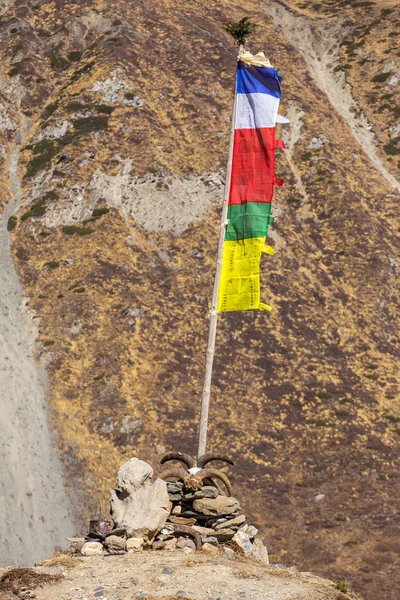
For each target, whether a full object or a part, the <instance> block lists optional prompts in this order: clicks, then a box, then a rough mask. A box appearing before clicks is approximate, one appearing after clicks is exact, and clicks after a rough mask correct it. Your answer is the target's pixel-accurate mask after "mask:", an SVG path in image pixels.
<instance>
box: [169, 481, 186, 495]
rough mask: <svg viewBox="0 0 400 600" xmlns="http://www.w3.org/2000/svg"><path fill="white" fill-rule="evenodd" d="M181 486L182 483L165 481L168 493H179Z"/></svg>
mask: <svg viewBox="0 0 400 600" xmlns="http://www.w3.org/2000/svg"><path fill="white" fill-rule="evenodd" d="M182 488H183V483H180V482H179V483H172V482H171V481H167V490H168V493H170V494H180V493H181V491H182Z"/></svg>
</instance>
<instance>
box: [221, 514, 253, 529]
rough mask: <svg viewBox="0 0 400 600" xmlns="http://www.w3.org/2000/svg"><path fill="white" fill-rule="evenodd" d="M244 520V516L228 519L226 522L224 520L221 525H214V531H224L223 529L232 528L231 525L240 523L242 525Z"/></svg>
mask: <svg viewBox="0 0 400 600" xmlns="http://www.w3.org/2000/svg"><path fill="white" fill-rule="evenodd" d="M245 520H246V517H245V516H244V515H239V516H238V517H235V518H234V519H228V520H224V521H223V522H222V523H218V522H217V524H216V525H215V529H216V530H219V529H225V528H229V527H232V526H233V525H241V524H242V523H244V522H245Z"/></svg>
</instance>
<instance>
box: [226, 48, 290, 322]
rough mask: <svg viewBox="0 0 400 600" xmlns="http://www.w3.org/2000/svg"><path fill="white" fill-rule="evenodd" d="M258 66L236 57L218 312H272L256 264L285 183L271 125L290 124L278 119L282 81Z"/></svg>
mask: <svg viewBox="0 0 400 600" xmlns="http://www.w3.org/2000/svg"><path fill="white" fill-rule="evenodd" d="M260 57H261V58H260ZM257 64H265V65H269V62H268V61H267V59H266V58H265V57H264V56H263V55H262V54H261V53H259V54H258V55H256V56H252V55H251V54H250V53H246V55H242V56H239V61H238V67H237V77H236V111H235V123H234V140H233V155H232V171H231V181H230V190H229V197H228V224H227V226H226V230H225V239H224V248H223V256H222V271H221V279H220V286H219V294H218V312H230V311H236V310H264V311H268V312H269V311H271V307H270V306H268V305H267V304H264V303H263V302H261V298H260V262H261V256H262V254H263V253H267V254H273V253H274V251H273V249H272V248H271V247H270V246H266V245H265V238H266V236H267V233H268V227H269V225H270V223H271V222H272V218H271V201H272V196H273V193H274V186H276V185H277V186H279V187H280V186H282V184H283V180H282V179H279V178H277V177H275V168H274V159H275V148H284V147H285V145H284V143H283V142H282V141H281V140H276V139H275V125H276V123H277V122H281V123H282V122H288V121H287V119H285V118H284V117H280V116H278V106H279V100H280V97H281V86H280V82H281V80H282V77H280V76H279V75H278V72H277V71H275V70H274V69H272V68H271V66H257Z"/></svg>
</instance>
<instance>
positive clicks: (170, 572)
mask: <svg viewBox="0 0 400 600" xmlns="http://www.w3.org/2000/svg"><path fill="white" fill-rule="evenodd" d="M162 572H163V573H164V575H173V574H174V573H175V571H174V569H170V568H169V567H164V568H163V570H162Z"/></svg>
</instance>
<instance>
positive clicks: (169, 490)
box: [80, 458, 269, 564]
mask: <svg viewBox="0 0 400 600" xmlns="http://www.w3.org/2000/svg"><path fill="white" fill-rule="evenodd" d="M192 471H195V473H193V472H192V473H191V472H190V470H189V471H188V472H184V471H183V470H182V469H181V470H180V471H179V470H175V471H174V470H173V469H172V470H171V469H170V470H169V471H166V472H165V474H164V475H163V474H162V476H164V477H165V478H166V479H168V480H167V481H164V480H162V479H157V480H156V481H155V482H154V483H151V478H152V476H153V469H152V468H151V466H150V465H148V464H147V463H145V462H143V461H140V460H138V459H137V458H133V459H130V460H129V461H128V462H127V463H125V465H123V466H122V467H121V469H120V470H119V472H118V476H117V487H118V489H117V490H112V491H111V496H110V501H111V515H112V518H113V520H114V528H113V529H111V527H110V528H109V531H104V525H103V529H102V530H101V531H100V530H98V531H91V532H90V533H89V535H88V536H87V538H86V541H85V543H83V545H82V546H81V547H80V553H81V554H82V555H83V556H91V555H95V554H103V553H108V554H124V553H125V552H138V551H141V550H143V549H150V548H151V549H153V550H174V549H181V550H182V551H183V552H185V553H190V552H193V551H195V550H203V551H205V552H209V553H211V554H217V553H219V552H220V551H222V552H224V554H226V555H227V556H229V557H230V558H234V556H235V552H239V553H240V554H244V555H246V556H251V557H253V558H255V559H256V560H259V561H261V562H263V563H265V564H268V563H269V560H268V552H267V549H266V547H265V546H264V544H263V542H262V540H261V539H260V538H258V537H257V534H258V530H257V529H256V527H254V526H252V525H249V524H248V523H246V517H245V515H244V514H242V513H241V510H240V504H239V502H238V500H236V498H233V497H231V496H230V495H227V494H230V484H229V480H228V479H227V477H226V476H225V475H223V474H222V476H221V477H219V480H218V477H217V476H216V473H215V470H212V469H207V470H204V471H203V472H202V473H201V475H200V477H199V476H197V477H196V475H197V473H198V472H200V471H201V469H200V468H197V467H196V468H195V469H192ZM220 475H221V474H220ZM221 481H222V482H223V483H224V485H225V487H226V488H227V489H226V492H225V490H224V489H223V488H222V486H221V485H220V482H221ZM82 541H83V540H82Z"/></svg>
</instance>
